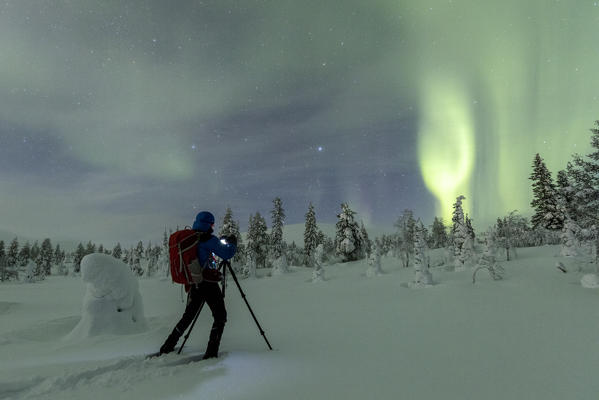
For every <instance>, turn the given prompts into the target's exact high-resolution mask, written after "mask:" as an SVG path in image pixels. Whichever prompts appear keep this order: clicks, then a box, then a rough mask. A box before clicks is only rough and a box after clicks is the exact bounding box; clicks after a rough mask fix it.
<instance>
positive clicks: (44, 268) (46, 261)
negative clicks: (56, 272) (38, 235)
mask: <svg viewBox="0 0 599 400" xmlns="http://www.w3.org/2000/svg"><path fill="white" fill-rule="evenodd" d="M53 255H54V254H53V252H52V242H51V241H50V239H49V238H46V239H44V241H43V242H42V247H41V249H40V255H39V265H40V267H41V274H42V275H43V276H47V275H50V274H51V268H52V259H53Z"/></svg>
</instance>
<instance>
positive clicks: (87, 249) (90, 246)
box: [85, 240, 96, 255]
mask: <svg viewBox="0 0 599 400" xmlns="http://www.w3.org/2000/svg"><path fill="white" fill-rule="evenodd" d="M95 252H96V245H95V244H93V243H92V242H91V240H90V241H89V242H87V246H86V247H85V255H88V254H93V253H95Z"/></svg>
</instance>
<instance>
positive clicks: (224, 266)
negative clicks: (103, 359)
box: [177, 260, 272, 354]
mask: <svg viewBox="0 0 599 400" xmlns="http://www.w3.org/2000/svg"><path fill="white" fill-rule="evenodd" d="M220 268H222V269H223V288H222V290H223V297H224V296H225V290H226V283H227V280H226V276H227V268H228V269H229V272H230V273H231V276H232V277H233V280H234V281H235V284H236V285H237V289H239V293H240V294H241V297H242V298H243V301H245V304H246V305H247V307H248V310H249V311H250V314H251V315H252V318H254V322H255V323H256V326H257V327H258V330H259V331H260V334H261V335H262V337H263V338H264V341H265V342H266V345H267V346H268V348H269V349H270V350H272V346H271V345H270V342H269V341H268V339H267V338H266V334H265V333H264V330H263V329H262V326H260V323H259V322H258V319H257V318H256V315H255V314H254V311H253V310H252V307H251V306H250V303H248V301H247V298H246V296H245V293H244V292H243V289H242V288H241V285H240V284H239V281H238V280H237V275H235V271H234V270H233V268H232V267H231V262H230V261H228V260H223V261H221V262H220ZM205 303H206V302H202V304H201V305H200V307H199V308H198V312H197V313H196V315H195V317H194V318H193V322H192V323H191V326H190V327H189V329H188V330H187V333H186V334H185V337H184V340H183V343H182V344H181V347H179V351H177V354H181V350H183V346H185V342H187V339H188V338H189V335H190V334H191V331H192V330H193V326H194V325H195V323H196V321H197V319H198V317H199V316H200V312H201V311H202V308H204V304H205Z"/></svg>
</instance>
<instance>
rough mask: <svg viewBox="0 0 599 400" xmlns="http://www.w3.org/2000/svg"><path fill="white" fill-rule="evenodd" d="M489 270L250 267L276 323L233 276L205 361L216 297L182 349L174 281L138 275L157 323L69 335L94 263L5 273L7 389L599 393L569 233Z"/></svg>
mask: <svg viewBox="0 0 599 400" xmlns="http://www.w3.org/2000/svg"><path fill="white" fill-rule="evenodd" d="M518 253H519V254H518V255H519V258H518V259H516V260H514V261H510V262H509V263H506V262H501V264H502V265H503V266H504V267H505V269H506V276H505V280H503V281H492V280H491V279H490V277H489V276H488V274H486V272H485V271H481V272H479V273H478V275H477V282H476V284H475V285H473V284H472V272H471V271H464V272H446V271H445V270H444V268H443V267H439V268H433V269H432V273H433V278H434V280H435V282H436V283H437V284H436V285H435V286H433V287H430V288H426V289H410V288H408V287H407V283H408V282H410V281H411V280H412V277H413V270H412V269H403V268H401V267H400V262H399V261H398V260H395V259H393V258H383V260H382V263H383V269H384V271H385V272H386V273H385V274H384V275H382V276H378V277H373V278H367V277H366V276H365V272H366V270H367V268H368V266H367V263H366V260H364V261H361V262H354V263H349V264H337V265H334V266H325V277H326V278H327V280H326V281H324V282H319V283H311V282H310V280H311V277H312V270H310V269H306V268H292V269H291V272H290V273H288V274H285V275H280V276H275V277H264V278H259V279H252V280H243V281H241V284H242V286H243V288H244V290H245V292H246V294H247V298H248V300H249V302H250V304H251V305H252V307H253V309H254V311H255V313H256V315H257V317H258V319H259V321H260V323H261V324H262V326H263V327H264V329H265V331H266V335H267V336H268V339H269V340H270V342H271V343H272V345H273V347H274V348H275V350H274V351H269V350H267V348H266V344H265V343H264V341H263V339H262V337H261V336H260V334H259V332H258V329H257V328H256V326H255V324H254V322H253V320H252V319H251V316H250V314H249V312H248V310H247V308H246V306H245V303H244V302H243V300H242V299H241V297H240V295H239V292H238V291H237V289H236V287H234V286H233V283H232V282H231V283H230V285H229V286H228V288H227V298H226V304H227V307H228V312H229V318H228V319H229V322H228V324H227V327H226V329H225V333H224V336H223V340H222V345H221V352H222V354H221V357H220V358H219V359H216V360H210V361H199V360H200V358H201V353H202V351H203V350H204V346H205V345H206V343H207V340H208V332H209V329H210V326H211V317H210V313H209V312H208V310H204V312H203V313H202V315H201V317H200V319H199V320H198V323H197V324H196V327H195V329H194V332H193V334H192V335H191V337H190V340H189V341H188V343H187V345H186V347H185V349H184V354H183V355H176V354H173V355H168V356H165V357H161V358H156V359H150V360H145V359H144V355H145V354H147V353H150V352H153V351H156V350H158V348H159V346H160V345H161V343H162V341H163V340H164V339H165V337H166V336H167V334H168V333H169V331H170V330H171V329H172V327H173V326H174V324H175V322H176V321H177V320H178V318H179V317H180V315H181V312H182V310H183V308H184V304H183V303H182V301H181V292H180V288H179V286H177V285H173V284H171V283H170V282H169V281H165V280H160V279H141V280H140V281H139V285H140V292H141V295H142V297H143V308H144V311H145V317H146V319H147V325H148V329H147V330H145V331H144V332H142V333H135V334H129V335H106V334H102V335H97V336H90V337H79V338H78V340H74V339H72V338H71V339H70V340H67V339H65V337H66V336H67V334H68V333H69V332H71V331H72V330H73V328H74V327H75V326H76V325H77V323H78V322H79V320H80V317H81V314H82V305H83V299H84V295H85V292H86V285H85V284H84V283H83V282H82V281H81V278H76V277H66V278H65V277H49V278H47V279H46V280H45V281H44V282H41V283H36V284H21V283H8V284H1V285H0V361H1V362H0V398H13V399H24V398H40V399H109V398H112V399H144V400H145V399H261V400H266V399H277V400H280V399H360V400H363V399H400V398H401V399H443V400H448V399H456V400H457V399H459V400H464V399H485V400H490V399H543V400H546V399H560V400H563V399H589V400H591V399H593V400H594V399H597V396H598V395H599V380H598V379H597V364H598V362H599V307H598V305H599V291H598V290H597V289H585V288H583V287H582V286H581V283H580V280H581V277H582V276H583V274H584V273H588V272H590V271H592V269H593V266H592V265H589V266H588V268H586V269H583V271H581V272H580V273H576V272H574V273H573V272H569V273H566V274H564V273H562V272H560V271H558V270H557V269H556V268H555V265H556V260H558V259H560V258H556V257H555V255H557V254H559V248H558V247H541V248H531V249H519V250H518Z"/></svg>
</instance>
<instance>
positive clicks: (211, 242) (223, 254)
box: [198, 232, 237, 265]
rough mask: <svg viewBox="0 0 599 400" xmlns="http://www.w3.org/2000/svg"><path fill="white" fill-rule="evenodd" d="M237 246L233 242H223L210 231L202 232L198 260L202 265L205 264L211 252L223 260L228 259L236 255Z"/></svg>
mask: <svg viewBox="0 0 599 400" xmlns="http://www.w3.org/2000/svg"><path fill="white" fill-rule="evenodd" d="M235 251H237V246H235V245H234V244H233V243H227V244H225V243H223V242H221V241H220V239H219V238H217V237H216V236H214V235H213V234H211V233H208V232H202V233H201V234H200V242H199V243H198V260H199V261H200V265H205V264H206V260H208V257H209V256H210V253H214V254H215V255H217V256H219V257H220V258H222V259H223V260H228V259H229V258H231V257H233V256H234V255H235Z"/></svg>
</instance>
